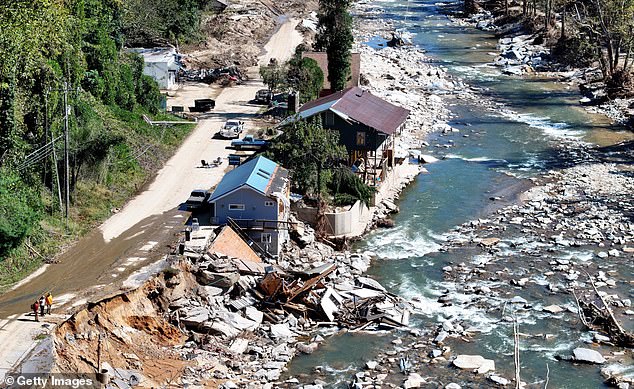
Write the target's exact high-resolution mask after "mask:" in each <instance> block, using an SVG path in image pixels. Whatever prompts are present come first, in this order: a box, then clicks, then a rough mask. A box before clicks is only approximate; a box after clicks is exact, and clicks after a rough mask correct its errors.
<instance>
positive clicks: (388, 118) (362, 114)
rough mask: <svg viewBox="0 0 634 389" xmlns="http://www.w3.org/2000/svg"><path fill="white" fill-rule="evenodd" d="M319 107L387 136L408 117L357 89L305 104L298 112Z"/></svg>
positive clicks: (403, 110) (405, 111)
mask: <svg viewBox="0 0 634 389" xmlns="http://www.w3.org/2000/svg"><path fill="white" fill-rule="evenodd" d="M333 101H335V103H334V104H332V105H331V106H329V105H327V104H326V103H330V102H333ZM320 105H324V110H326V109H330V110H331V111H333V112H334V113H335V114H337V113H341V114H343V115H345V116H348V117H349V118H351V119H353V120H355V121H357V122H360V123H363V124H365V125H366V126H368V127H372V128H374V129H376V130H378V131H381V132H383V133H385V134H388V135H389V134H393V133H394V132H395V131H396V130H397V129H398V128H399V127H400V126H401V125H402V124H403V123H404V122H405V120H406V119H407V116H408V115H409V110H407V109H405V108H402V107H399V106H397V105H394V104H392V103H389V102H387V101H385V100H383V99H382V98H380V97H378V96H375V95H373V94H372V93H370V91H367V90H363V89H361V88H358V87H352V88H348V89H344V90H342V91H339V92H336V93H333V94H332V95H329V96H325V97H322V98H320V99H317V100H314V101H311V102H309V103H306V104H304V105H303V106H302V107H301V108H300V110H299V111H300V112H303V111H306V110H309V109H311V108H315V107H318V106H320ZM340 116H341V115H340Z"/></svg>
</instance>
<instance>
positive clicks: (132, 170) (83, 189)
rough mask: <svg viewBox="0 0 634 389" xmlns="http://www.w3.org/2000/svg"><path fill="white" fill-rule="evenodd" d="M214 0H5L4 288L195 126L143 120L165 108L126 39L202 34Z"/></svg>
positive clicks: (0, 245) (135, 183) (144, 174)
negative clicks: (66, 137) (66, 199)
mask: <svg viewBox="0 0 634 389" xmlns="http://www.w3.org/2000/svg"><path fill="white" fill-rule="evenodd" d="M206 3H207V1H206V0H168V1H166V2H161V4H160V5H159V4H157V3H151V2H147V1H142V0H139V1H132V2H120V1H115V0H71V1H66V2H59V1H53V0H43V1H37V2H31V1H24V0H8V1H3V2H2V4H0V31H1V32H0V54H2V58H3V61H2V63H1V64H0V263H1V265H0V290H2V289H5V288H7V287H8V286H9V285H10V284H11V283H12V282H14V281H16V280H17V279H19V278H20V277H22V276H23V275H24V274H26V273H28V272H29V271H32V270H33V269H34V268H35V267H37V266H39V264H40V263H41V262H42V261H48V260H51V259H52V257H53V256H54V254H55V253H56V252H57V251H58V249H59V248H60V246H61V245H63V244H65V243H68V242H70V241H72V240H73V239H74V238H75V237H77V236H78V235H81V234H82V233H84V232H86V231H88V230H90V228H91V227H92V226H93V225H94V224H95V223H97V222H99V221H101V220H103V219H105V218H106V217H107V216H109V215H110V213H111V209H113V208H116V207H118V206H120V205H121V204H122V203H123V202H124V201H125V199H127V198H128V197H129V196H130V195H131V194H133V193H134V192H135V191H137V190H138V189H139V188H140V187H141V186H142V185H143V183H144V182H145V180H146V179H147V178H148V177H150V175H151V173H152V172H153V171H154V170H156V169H158V168H159V167H160V166H161V165H162V162H163V161H165V160H166V159H167V157H168V156H169V154H171V152H172V151H173V150H174V149H175V146H177V145H178V144H179V143H180V141H181V140H182V139H183V138H184V137H185V136H186V135H187V134H188V133H189V131H190V130H191V128H192V127H191V126H179V127H178V128H167V129H165V128H160V127H152V126H150V125H148V124H146V123H145V122H144V120H143V118H142V115H143V114H153V115H157V117H159V118H162V117H164V116H166V115H162V114H159V107H160V104H161V95H160V92H159V88H158V86H157V84H156V82H154V81H153V80H152V79H151V78H150V77H147V76H144V75H143V74H142V69H143V61H142V59H141V58H140V57H138V56H136V55H132V54H128V53H126V52H125V51H124V50H123V47H124V46H126V45H145V46H154V45H156V44H165V43H173V44H178V43H179V42H187V41H191V40H195V39H197V34H198V31H199V28H198V25H199V22H200V18H201V16H202V15H203V12H205V8H206ZM140 6H142V9H143V10H144V14H143V15H141V14H139V12H138V10H139V9H141V8H139V7H140ZM146 11H147V15H146V13H145V12H146ZM65 82H66V83H67V85H68V89H69V91H70V93H69V94H68V100H69V101H68V102H69V105H70V106H71V107H72V109H71V110H70V115H69V132H70V148H69V154H70V158H69V160H70V169H69V172H70V180H69V181H70V182H69V184H70V185H69V186H70V191H69V195H70V200H71V212H70V215H69V221H68V223H67V225H66V224H65V223H64V222H63V221H62V220H63V219H62V211H63V209H61V208H62V207H61V201H59V200H58V197H59V198H61V197H62V196H61V194H58V189H57V188H58V184H60V182H58V181H59V180H58V178H57V175H56V174H55V172H56V170H57V171H59V173H60V176H61V175H62V173H63V167H64V166H63V164H62V160H61V156H62V155H63V154H62V145H63V140H62V139H59V138H58V137H59V136H60V135H61V134H62V133H63V126H64V124H63V123H64V107H63V92H61V89H62V88H63V87H64V83H65ZM171 120H173V119H171ZM56 138H58V140H57V141H56V142H55V147H54V148H55V150H56V151H57V152H56V153H55V155H56V159H55V158H53V154H52V150H53V148H50V147H49V148H48V149H45V150H43V151H39V152H36V153H34V151H37V150H38V149H40V148H41V147H43V146H45V145H46V144H47V143H50V142H51V140H52V139H56ZM60 186H61V187H62V188H63V187H64V185H60ZM62 190H63V189H62Z"/></svg>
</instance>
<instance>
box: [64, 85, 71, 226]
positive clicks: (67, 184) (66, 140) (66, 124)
mask: <svg viewBox="0 0 634 389" xmlns="http://www.w3.org/2000/svg"><path fill="white" fill-rule="evenodd" d="M69 111H70V107H69V106H68V82H67V81H64V175H65V176H66V177H65V179H64V184H65V187H66V188H65V192H66V193H65V195H66V199H65V200H66V207H65V214H66V228H68V208H69V203H70V184H69V177H70V174H69V171H68V165H69V163H68V132H69V131H68V115H69V114H70V112H69Z"/></svg>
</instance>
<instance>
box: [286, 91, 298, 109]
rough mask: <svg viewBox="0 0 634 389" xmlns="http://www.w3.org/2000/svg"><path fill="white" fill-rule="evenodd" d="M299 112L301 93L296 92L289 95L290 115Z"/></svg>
mask: <svg viewBox="0 0 634 389" xmlns="http://www.w3.org/2000/svg"><path fill="white" fill-rule="evenodd" d="M297 111H299V92H297V91H295V92H292V93H289V94H288V113H289V114H293V113H297Z"/></svg>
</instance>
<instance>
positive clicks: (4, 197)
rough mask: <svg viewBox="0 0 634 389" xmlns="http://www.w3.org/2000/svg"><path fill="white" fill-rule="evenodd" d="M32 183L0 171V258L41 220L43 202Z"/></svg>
mask: <svg viewBox="0 0 634 389" xmlns="http://www.w3.org/2000/svg"><path fill="white" fill-rule="evenodd" d="M32 188H33V187H32V186H31V185H28V184H27V183H24V182H23V181H22V180H21V179H20V178H19V177H18V176H16V175H14V174H12V173H9V172H7V171H2V172H1V173H0V258H4V257H5V255H6V254H7V251H8V250H10V249H12V248H14V247H16V246H18V245H19V244H20V242H22V239H24V238H25V237H26V236H27V235H28V234H29V232H30V231H31V230H32V229H33V227H34V226H35V224H36V223H37V222H38V221H39V220H40V208H41V203H40V200H39V197H38V194H37V193H36V192H35V191H34V190H33V189H32Z"/></svg>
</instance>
